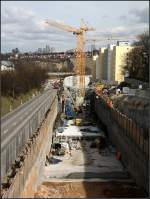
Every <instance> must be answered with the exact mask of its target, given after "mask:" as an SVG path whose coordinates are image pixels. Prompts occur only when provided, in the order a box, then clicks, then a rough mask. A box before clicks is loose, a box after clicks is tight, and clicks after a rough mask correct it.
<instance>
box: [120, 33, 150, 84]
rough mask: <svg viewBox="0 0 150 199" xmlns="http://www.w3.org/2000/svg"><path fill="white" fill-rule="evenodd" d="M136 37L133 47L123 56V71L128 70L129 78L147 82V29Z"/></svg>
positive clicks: (148, 42)
mask: <svg viewBox="0 0 150 199" xmlns="http://www.w3.org/2000/svg"><path fill="white" fill-rule="evenodd" d="M137 38H138V41H136V42H134V44H133V49H132V50H131V51H130V52H129V53H128V54H127V55H126V56H125V65H124V69H123V72H124V73H125V71H128V73H129V77H130V78H134V79H138V80H141V81H144V82H149V44H150V41H149V31H145V32H144V33H143V34H140V35H138V37H137Z"/></svg>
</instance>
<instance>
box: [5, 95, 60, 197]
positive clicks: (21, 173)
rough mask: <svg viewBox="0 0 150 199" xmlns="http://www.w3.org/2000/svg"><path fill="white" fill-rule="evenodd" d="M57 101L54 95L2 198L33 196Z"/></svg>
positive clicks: (46, 152) (47, 145)
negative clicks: (20, 164) (23, 158)
mask: <svg viewBox="0 0 150 199" xmlns="http://www.w3.org/2000/svg"><path fill="white" fill-rule="evenodd" d="M57 105H58V101H57V97H56V96H55V97H54V99H53V102H52V104H51V108H50V110H49V112H48V113H47V116H46V118H45V120H44V121H43V123H42V125H41V127H40V129H39V131H38V136H37V137H36V138H35V140H33V143H32V145H31V147H30V148H29V149H28V150H27V153H26V155H25V160H24V162H23V163H22V166H21V168H19V169H18V171H17V174H16V176H15V178H14V179H13V182H12V183H11V186H10V187H9V189H8V190H7V191H6V192H5V193H4V195H3V198H33V197H34V193H35V191H36V188H37V186H38V185H39V183H40V180H41V179H40V173H41V172H42V169H43V168H44V164H45V160H46V159H45V157H46V154H48V152H49V149H50V141H51V140H52V131H53V125H54V122H55V119H56V116H57V113H58V106H57Z"/></svg>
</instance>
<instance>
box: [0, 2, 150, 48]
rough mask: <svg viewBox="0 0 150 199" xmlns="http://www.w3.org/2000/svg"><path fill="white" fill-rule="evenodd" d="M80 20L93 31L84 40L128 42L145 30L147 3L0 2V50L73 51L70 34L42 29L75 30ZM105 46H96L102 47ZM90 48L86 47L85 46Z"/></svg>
mask: <svg viewBox="0 0 150 199" xmlns="http://www.w3.org/2000/svg"><path fill="white" fill-rule="evenodd" d="M81 18H83V19H84V21H85V22H87V23H88V25H89V26H91V27H93V28H95V31H91V32H89V33H87V35H86V37H87V38H106V39H107V38H108V37H110V36H112V37H114V38H121V39H122V38H124V39H128V38H129V39H130V38H134V37H135V36H136V35H137V34H139V33H142V32H143V31H144V30H146V29H148V26H149V2H148V1H122V2H121V1H101V2H98V1H72V2H68V1H51V2H48V1H20V2H19V1H3V2H2V3H1V50H2V52H10V51H11V50H12V48H16V47H18V48H19V50H21V51H22V52H25V51H35V50H37V48H39V47H45V45H46V44H48V45H49V46H51V47H55V49H57V50H67V49H72V48H75V46H76V38H75V36H74V35H72V33H69V32H65V31H62V30H59V29H57V28H54V27H51V26H49V27H47V26H45V25H43V23H42V22H43V20H45V19H52V20H57V21H61V22H63V23H65V24H68V25H71V26H73V27H79V25H80V20H81ZM103 43H104V44H105V43H106V41H105V42H101V43H97V45H103ZM89 45H90V43H89Z"/></svg>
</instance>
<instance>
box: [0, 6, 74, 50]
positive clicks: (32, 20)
mask: <svg viewBox="0 0 150 199" xmlns="http://www.w3.org/2000/svg"><path fill="white" fill-rule="evenodd" d="M1 30H2V34H1V40H2V44H3V45H2V46H8V45H9V44H10V43H11V44H12V43H14V44H15V43H16V47H17V45H22V46H23V43H24V44H25V43H28V44H31V42H33V43H35V42H36V43H37V44H36V46H38V44H39V45H41V43H42V42H43V44H49V43H53V44H54V43H58V42H59V43H61V44H62V43H63V44H65V43H68V44H70V43H72V42H73V41H74V40H75V37H74V36H73V35H72V34H71V33H68V32H65V31H61V30H59V29H57V28H53V27H50V26H45V25H44V23H43V20H41V19H39V18H38V17H37V16H36V15H35V13H33V12H31V11H28V10H25V9H22V8H20V7H11V8H10V7H4V8H3V10H2V27H1ZM39 47H40V46H39ZM35 50H36V49H35Z"/></svg>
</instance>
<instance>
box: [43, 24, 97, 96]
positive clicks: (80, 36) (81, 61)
mask: <svg viewBox="0 0 150 199" xmlns="http://www.w3.org/2000/svg"><path fill="white" fill-rule="evenodd" d="M45 22H46V23H47V24H48V25H50V26H54V27H56V28H59V29H62V30H65V31H68V32H72V33H73V34H74V35H75V36H76V38H77V47H76V51H75V57H76V61H75V72H76V74H77V75H79V77H80V95H81V96H82V97H84V95H85V33H86V32H87V31H92V30H94V29H93V28H89V27H88V26H87V25H86V24H85V23H84V21H83V20H81V24H80V27H79V28H74V27H71V26H69V25H66V24H63V23H60V22H56V21H52V20H47V21H45Z"/></svg>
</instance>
